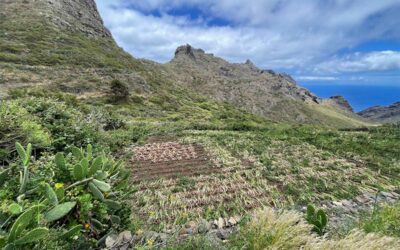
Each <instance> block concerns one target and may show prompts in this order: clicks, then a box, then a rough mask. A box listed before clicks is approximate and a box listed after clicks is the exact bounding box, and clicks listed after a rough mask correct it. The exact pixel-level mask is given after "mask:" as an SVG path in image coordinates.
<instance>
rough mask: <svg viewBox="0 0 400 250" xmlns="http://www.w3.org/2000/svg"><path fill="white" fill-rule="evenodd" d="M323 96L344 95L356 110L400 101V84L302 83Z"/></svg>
mask: <svg viewBox="0 0 400 250" xmlns="http://www.w3.org/2000/svg"><path fill="white" fill-rule="evenodd" d="M300 85H301V86H303V87H305V88H307V89H309V90H310V91H311V92H313V93H314V94H316V95H318V96H319V97H322V98H328V97H330V96H334V95H341V96H344V97H345V98H346V99H347V100H348V101H349V102H350V104H351V106H352V107H353V108H354V110H355V111H356V112H358V111H361V110H364V109H366V108H369V107H371V106H376V105H381V106H388V105H390V104H393V103H395V102H399V101H400V86H379V85H375V86H372V85H368V86H362V85H339V84H336V85H327V84H321V85H317V84H300Z"/></svg>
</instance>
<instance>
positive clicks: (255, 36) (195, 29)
mask: <svg viewBox="0 0 400 250" xmlns="http://www.w3.org/2000/svg"><path fill="white" fill-rule="evenodd" d="M96 2H97V4H98V7H99V9H100V12H101V14H102V16H103V19H104V20H105V23H106V26H107V27H108V28H109V29H110V30H111V32H112V33H113V35H114V37H115V38H116V40H117V42H118V43H119V44H120V45H121V46H122V47H123V48H124V49H125V50H127V51H128V52H130V53H132V54H133V55H134V56H136V57H144V58H148V59H152V60H156V61H159V62H166V61H168V60H170V59H171V57H172V56H173V53H174V51H175V49H176V47H177V46H179V45H182V44H186V43H190V44H192V45H193V46H194V47H199V48H202V49H204V50H206V51H208V52H211V53H214V54H216V55H218V56H221V57H223V58H226V59H227V60H230V61H233V62H243V61H245V60H246V59H247V58H250V59H252V60H253V61H254V62H255V63H256V64H257V65H258V66H260V67H262V68H272V69H277V70H285V71H289V72H291V73H294V74H297V75H301V74H303V75H306V74H315V75H318V74H331V73H338V72H359V71H371V70H372V71H382V70H383V71H385V70H396V69H397V70H399V69H400V63H399V61H400V60H399V55H400V52H399V51H395V50H388V51H364V52H362V53H355V52H354V51H353V52H349V53H347V54H342V53H339V52H340V51H342V50H349V51H352V50H354V49H356V48H357V46H358V45H360V44H363V43H366V42H368V41H374V40H389V41H397V42H400V19H399V18H398V13H399V12H400V2H399V1H398V0H379V1H378V0H377V1H365V0H326V1H318V0H304V1H298V0H285V1H283V0H271V1H263V0H247V1H237V0H219V1H215V0H201V1H200V0H168V1H167V0H147V1H136V0H124V1H122V0H113V1H108V0H97V1H96ZM371 49H373V48H371ZM389 49H390V48H389Z"/></svg>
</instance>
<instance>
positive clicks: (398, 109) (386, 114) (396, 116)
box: [358, 102, 400, 123]
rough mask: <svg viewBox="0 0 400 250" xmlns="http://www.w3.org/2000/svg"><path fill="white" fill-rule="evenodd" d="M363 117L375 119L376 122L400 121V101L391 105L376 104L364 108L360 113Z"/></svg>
mask: <svg viewBox="0 0 400 250" xmlns="http://www.w3.org/2000/svg"><path fill="white" fill-rule="evenodd" d="M358 115H360V116H361V117H364V118H365V119H368V120H371V121H375V122H383V123H392V122H400V102H396V103H394V104H392V105H390V106H387V107H384V106H375V107H371V108H368V109H366V110H363V111H361V112H359V113H358Z"/></svg>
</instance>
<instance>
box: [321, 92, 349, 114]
mask: <svg viewBox="0 0 400 250" xmlns="http://www.w3.org/2000/svg"><path fill="white" fill-rule="evenodd" d="M323 103H326V104H329V105H331V106H335V107H338V108H340V109H342V110H345V111H347V112H350V113H353V112H354V110H353V108H352V107H351V105H350V103H349V102H348V101H347V100H346V99H345V98H344V97H343V96H332V97H330V98H329V99H325V100H323Z"/></svg>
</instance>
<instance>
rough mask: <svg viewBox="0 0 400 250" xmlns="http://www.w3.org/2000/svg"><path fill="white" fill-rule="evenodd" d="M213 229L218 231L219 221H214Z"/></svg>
mask: <svg viewBox="0 0 400 250" xmlns="http://www.w3.org/2000/svg"><path fill="white" fill-rule="evenodd" d="M211 228H212V229H217V228H218V220H213V221H212V223H211Z"/></svg>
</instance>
